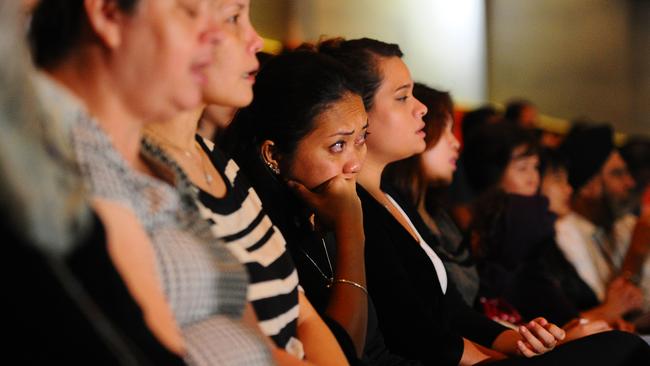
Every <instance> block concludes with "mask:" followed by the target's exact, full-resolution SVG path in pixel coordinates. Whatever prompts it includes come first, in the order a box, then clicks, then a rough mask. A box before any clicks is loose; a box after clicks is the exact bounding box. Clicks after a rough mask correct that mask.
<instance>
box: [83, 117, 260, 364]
mask: <svg viewBox="0 0 650 366" xmlns="http://www.w3.org/2000/svg"><path fill="white" fill-rule="evenodd" d="M73 144H74V149H75V152H76V155H77V159H78V161H79V165H80V167H81V170H82V174H83V176H84V180H85V181H86V184H87V185H88V187H89V190H90V191H91V195H92V196H94V197H99V198H102V199H107V200H110V201H113V202H118V203H120V204H123V205H124V206H125V207H127V208H129V209H130V210H132V211H133V212H134V214H135V215H136V217H137V218H138V219H139V220H140V223H141V224H142V225H143V227H144V229H145V230H146V232H147V234H148V235H149V237H150V239H151V241H152V243H153V246H154V250H155V252H156V263H157V267H158V271H159V276H160V278H161V280H162V282H163V288H164V292H165V295H166V297H167V300H168V302H169V304H170V305H171V307H172V309H173V312H174V315H175V317H176V321H177V322H178V324H179V326H180V327H181V329H182V332H183V336H184V338H185V342H186V348H187V355H186V361H187V362H188V363H190V364H198V365H215V364H227V365H263V364H269V363H271V361H270V358H269V357H270V355H269V352H268V350H267V349H266V347H265V346H264V345H263V341H262V340H261V339H260V338H259V336H258V335H257V334H255V333H253V332H252V331H251V330H249V329H248V328H247V327H244V326H243V325H241V323H240V317H241V314H242V312H243V309H244V306H245V304H246V292H247V283H248V276H247V274H246V271H245V268H244V267H243V266H242V265H241V264H240V263H239V262H238V260H237V259H236V258H234V257H233V255H232V254H231V253H230V251H229V250H228V249H226V248H225V247H224V246H223V244H222V243H220V242H217V241H216V240H215V239H214V237H213V236H212V235H211V232H210V228H209V225H208V224H207V222H206V221H205V220H203V219H201V218H200V216H199V213H198V211H197V208H196V206H195V204H194V197H193V194H194V193H193V192H194V191H193V190H192V188H191V186H190V184H189V181H188V180H187V178H186V177H185V175H184V174H183V173H182V172H181V171H180V169H179V168H178V167H177V165H176V164H174V163H173V162H172V161H170V160H169V159H167V157H166V156H165V155H164V154H163V153H162V152H161V151H159V150H155V149H153V150H152V149H146V150H147V151H149V152H148V153H147V154H146V155H145V156H144V157H145V159H147V160H148V161H149V162H151V163H153V164H158V165H160V166H168V167H169V166H172V167H173V170H174V171H173V172H172V173H173V174H174V177H175V183H176V187H173V186H171V185H169V184H167V183H165V182H163V181H161V180H157V179H155V178H152V177H150V176H147V175H145V174H142V173H139V172H137V171H135V170H133V169H132V168H130V167H129V165H128V163H127V162H126V161H125V160H124V158H123V157H122V156H121V155H120V153H119V152H118V151H117V150H116V149H115V148H114V146H113V144H112V142H111V140H110V137H109V136H108V135H106V133H105V132H104V131H103V130H102V129H101V128H100V126H99V125H98V124H97V122H96V121H94V120H93V119H92V118H90V117H89V116H88V115H87V114H86V113H80V115H79V118H78V120H77V123H76V125H75V126H74V127H73Z"/></svg>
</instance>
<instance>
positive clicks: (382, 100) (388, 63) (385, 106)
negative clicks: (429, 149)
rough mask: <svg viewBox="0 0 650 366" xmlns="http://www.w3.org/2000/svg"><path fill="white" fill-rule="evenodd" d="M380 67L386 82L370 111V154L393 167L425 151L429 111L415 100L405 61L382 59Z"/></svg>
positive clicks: (397, 58) (377, 94)
mask: <svg viewBox="0 0 650 366" xmlns="http://www.w3.org/2000/svg"><path fill="white" fill-rule="evenodd" d="M377 63H378V67H379V70H380V72H381V74H382V76H383V80H382V82H381V85H380V86H379V88H378V89H377V92H376V94H375V97H374V99H373V106H372V108H371V109H370V110H369V111H368V120H369V123H370V126H369V128H368V131H369V132H370V134H371V137H370V138H369V139H368V153H369V154H370V156H372V157H373V159H377V160H378V161H381V162H383V163H390V162H393V161H397V160H401V159H405V158H408V157H409V156H412V155H414V154H418V153H421V152H422V151H424V149H425V147H426V144H425V142H424V136H425V133H424V131H423V128H424V122H423V121H422V116H424V115H425V114H426V113H427V107H425V106H424V104H422V103H420V101H418V100H417V99H415V98H414V97H413V93H412V92H413V80H412V79H411V74H410V73H409V70H408V68H407V67H406V65H405V64H404V62H403V61H402V59H400V58H399V57H390V58H385V57H380V58H379V59H378V61H377Z"/></svg>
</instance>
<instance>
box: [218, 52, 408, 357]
mask: <svg viewBox="0 0 650 366" xmlns="http://www.w3.org/2000/svg"><path fill="white" fill-rule="evenodd" d="M254 95H255V97H254V99H253V103H252V104H251V105H250V106H249V107H247V108H244V109H243V110H241V111H240V112H239V114H238V115H237V116H236V117H235V120H234V121H233V123H232V125H231V126H230V128H229V130H228V131H227V132H226V136H225V137H226V141H227V142H228V144H229V148H228V150H229V151H230V152H232V154H233V157H234V158H235V159H237V162H238V163H239V165H240V166H241V167H242V169H243V170H244V171H245V172H246V173H247V174H248V175H249V177H250V178H251V182H252V184H253V186H254V187H255V190H256V191H257V192H258V194H259V195H260V198H261V199H262V202H263V203H264V207H265V208H266V209H267V210H268V212H269V215H270V217H271V218H272V220H273V222H274V223H275V224H276V225H277V226H278V227H279V228H280V230H281V231H282V233H283V235H284V236H285V238H286V239H287V246H288V249H289V251H290V252H291V254H292V256H293V258H294V261H295V263H296V266H297V269H298V273H299V275H300V284H301V286H302V288H303V289H304V290H305V294H306V295H307V297H308V298H309V299H310V301H312V303H313V304H314V306H315V308H316V309H317V310H318V311H319V313H321V314H322V315H323V316H324V317H325V318H328V319H330V320H333V321H334V322H336V323H332V322H330V325H331V326H332V327H333V330H336V329H338V328H343V330H344V332H345V333H347V334H348V335H349V338H351V340H352V341H353V344H354V346H353V348H356V354H357V355H360V356H361V358H362V360H364V361H366V362H367V363H368V364H372V365H385V364H392V365H395V364H417V363H414V362H409V361H407V360H405V359H403V358H401V357H397V356H396V355H394V354H391V353H390V352H389V351H388V350H387V349H386V347H385V346H384V344H383V341H382V338H381V335H380V334H379V332H378V329H377V321H376V317H375V313H374V308H373V306H372V302H371V301H370V299H369V298H368V297H367V293H366V289H365V285H366V284H365V266H364V259H363V256H364V234H363V227H362V218H361V206H360V202H359V199H358V197H357V195H356V188H355V182H356V176H357V174H358V172H359V170H360V168H361V165H362V163H363V160H364V157H365V152H366V147H365V140H366V129H367V123H368V121H367V115H366V113H365V109H364V107H363V102H362V100H361V95H360V91H359V87H358V86H357V85H356V83H355V82H354V79H353V77H352V76H350V74H349V72H348V71H347V70H346V69H345V68H344V66H342V65H341V64H340V63H338V62H336V61H335V60H333V59H332V58H330V57H328V56H325V55H322V54H318V53H316V52H315V51H314V50H312V49H309V47H307V46H304V47H303V48H302V49H301V50H300V51H296V52H292V53H288V54H284V55H280V56H277V57H276V58H274V59H272V60H270V61H269V62H268V64H267V65H266V66H265V67H264V68H263V69H262V71H261V72H260V74H259V75H258V80H257V82H256V84H255V87H254ZM336 333H337V337H338V338H339V340H340V341H341V342H342V343H345V342H344V340H345V338H348V336H346V334H342V333H341V332H340V331H339V332H336ZM353 351H354V350H353ZM353 353H354V352H353ZM352 356H353V357H354V354H353V355H352Z"/></svg>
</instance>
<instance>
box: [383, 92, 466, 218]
mask: <svg viewBox="0 0 650 366" xmlns="http://www.w3.org/2000/svg"><path fill="white" fill-rule="evenodd" d="M413 96H414V97H415V98H416V99H417V100H419V101H420V102H422V103H423V104H424V105H426V106H427V110H428V112H427V114H426V115H424V117H423V118H422V119H423V120H424V123H425V127H424V131H425V132H426V137H425V138H424V141H425V142H426V146H427V147H426V150H429V149H431V148H433V147H434V146H436V144H437V143H438V140H440V136H441V135H442V133H443V131H444V129H445V126H446V123H447V118H449V117H451V118H453V111H454V104H453V102H452V100H451V96H450V95H449V93H448V92H444V91H440V90H436V89H433V88H431V87H428V86H426V85H424V84H421V83H415V85H414V87H413ZM421 161H422V156H421V154H417V155H414V156H411V157H409V158H406V159H404V160H400V161H396V162H394V163H391V164H389V165H388V166H387V167H386V169H384V173H383V177H382V178H383V180H384V181H385V182H388V183H390V184H392V185H393V186H394V187H395V188H397V189H398V190H399V191H400V192H401V193H403V194H404V195H405V196H406V197H408V198H409V200H411V203H412V204H413V205H414V206H415V207H418V205H419V204H420V203H421V201H422V200H423V199H424V197H425V193H426V192H427V189H428V188H429V187H428V184H427V182H426V180H425V178H424V176H423V175H422V169H421Z"/></svg>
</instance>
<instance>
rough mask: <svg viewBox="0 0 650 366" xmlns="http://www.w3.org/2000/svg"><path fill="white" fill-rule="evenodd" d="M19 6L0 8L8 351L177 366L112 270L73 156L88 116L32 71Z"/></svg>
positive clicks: (37, 358)
mask: <svg viewBox="0 0 650 366" xmlns="http://www.w3.org/2000/svg"><path fill="white" fill-rule="evenodd" d="M19 5H20V2H18V1H5V2H2V3H1V4H0V34H2V37H3V38H2V41H0V62H1V63H2V65H3V67H2V69H0V80H2V82H1V83H2V85H3V87H2V91H1V92H0V129H2V134H0V146H1V148H0V171H2V179H0V202H2V203H1V204H0V236H1V237H2V242H3V250H2V259H1V263H0V267H1V268H2V272H1V277H2V288H3V292H4V296H3V309H4V311H5V312H6V314H7V316H6V317H5V319H6V321H5V322H4V327H5V330H6V331H7V332H8V333H10V334H11V337H8V341H5V342H4V346H5V347H6V349H11V351H12V352H14V354H15V357H17V358H18V359H19V360H20V361H19V362H20V363H21V364H45V363H57V364H74V365H76V364H92V365H115V364H118V363H120V362H121V363H130V364H165V365H181V364H183V363H182V360H181V359H180V357H178V356H177V355H175V354H173V353H172V352H171V351H169V350H167V349H166V348H165V347H164V346H163V345H162V344H161V343H160V342H159V341H158V340H157V339H156V338H155V337H154V335H153V333H152V332H151V330H149V328H148V327H147V325H146V324H145V322H144V320H143V318H142V311H141V310H140V308H139V307H138V304H137V303H136V302H135V300H134V299H133V297H131V295H130V294H129V292H128V290H127V288H126V286H125V284H124V281H123V280H122V278H120V276H119V274H118V273H117V271H116V268H115V266H114V265H113V263H112V262H111V259H110V257H109V253H108V251H107V247H106V237H105V235H104V228H103V225H102V223H101V222H100V221H99V219H98V218H97V215H96V214H94V212H93V211H92V209H91V208H90V206H89V203H88V200H87V197H86V195H85V192H84V190H83V182H82V180H81V177H80V176H79V172H78V170H77V169H76V165H75V163H74V151H73V150H72V149H71V147H70V136H69V133H68V132H69V127H70V125H71V124H72V123H73V121H74V118H75V117H76V116H77V114H76V113H77V112H78V111H79V109H81V108H82V107H81V105H79V103H77V101H75V100H74V99H73V98H69V96H68V95H66V94H65V93H64V92H62V91H61V90H60V89H59V88H57V87H56V86H55V85H53V83H52V82H50V81H49V80H47V78H44V77H42V75H40V74H39V73H37V72H36V70H35V69H34V68H33V67H32V64H31V61H30V59H29V57H27V54H28V53H27V47H26V46H27V42H26V41H25V35H24V26H25V25H24V20H25V18H24V17H23V16H22V15H23V14H19V9H18V6H19ZM63 335H64V336H63Z"/></svg>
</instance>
